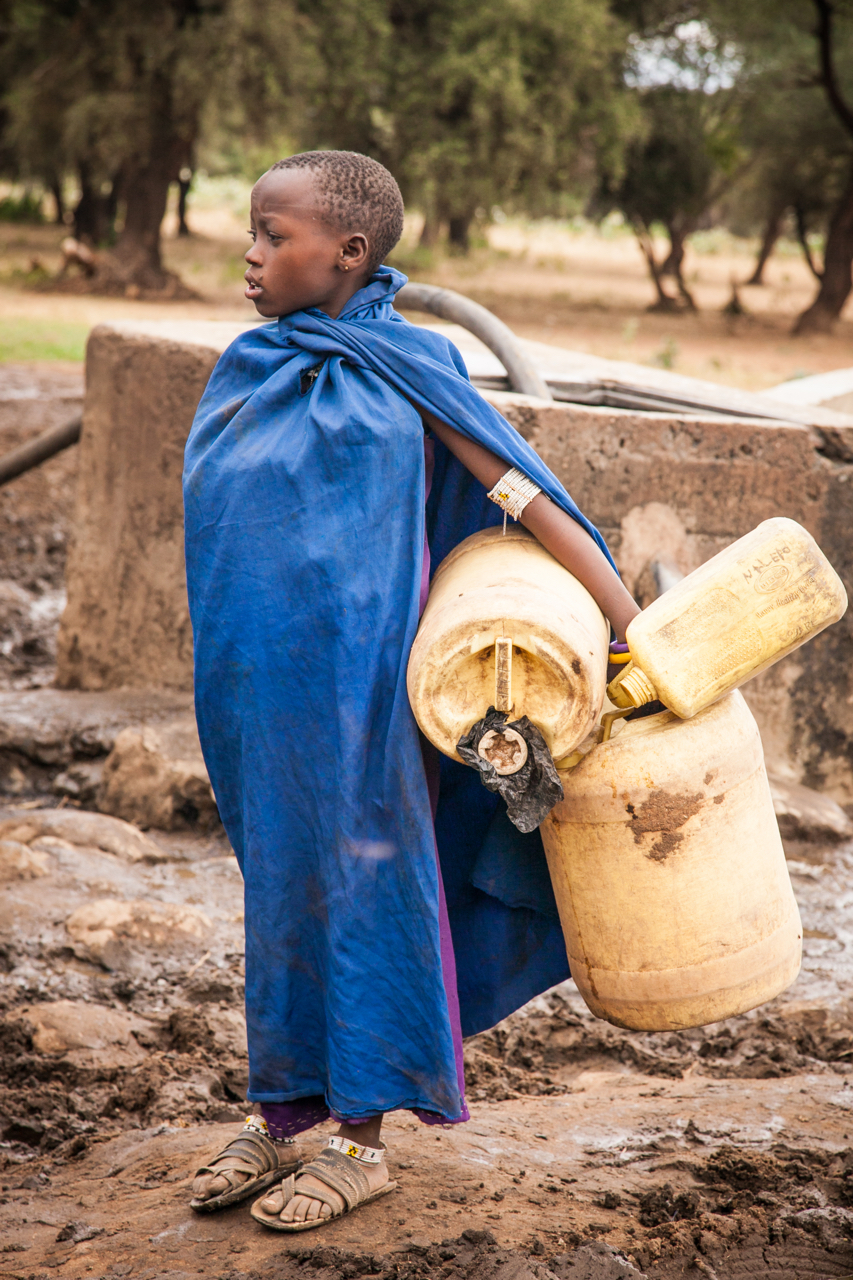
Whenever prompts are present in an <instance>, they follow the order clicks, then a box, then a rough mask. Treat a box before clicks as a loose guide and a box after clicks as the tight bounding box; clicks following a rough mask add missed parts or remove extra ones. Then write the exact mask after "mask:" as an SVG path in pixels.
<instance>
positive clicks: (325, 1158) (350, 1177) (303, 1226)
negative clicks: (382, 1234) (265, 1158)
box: [251, 1147, 397, 1232]
mask: <svg viewBox="0 0 853 1280" xmlns="http://www.w3.org/2000/svg"><path fill="white" fill-rule="evenodd" d="M304 1174H310V1175H311V1176H312V1178H316V1179H317V1180H318V1181H319V1182H324V1183H325V1184H326V1186H327V1187H329V1188H330V1189H331V1190H332V1191H336V1192H337V1193H338V1194H337V1196H331V1195H329V1194H328V1192H325V1191H323V1190H322V1188H320V1187H311V1188H310V1190H309V1189H308V1188H307V1187H306V1189H305V1190H304V1191H300V1190H299V1182H300V1179H301V1178H302V1176H303V1175H304ZM396 1189H397V1184H396V1182H386V1184H385V1186H384V1187H380V1188H379V1190H378V1191H371V1190H370V1184H369V1183H368V1181H367V1175H366V1174H365V1173H364V1172H363V1171H362V1169H361V1168H359V1165H358V1162H357V1161H356V1160H353V1159H352V1158H351V1157H350V1156H347V1155H344V1154H343V1153H342V1152H341V1151H336V1150H335V1149H334V1148H333V1147H326V1149H325V1151H321V1152H320V1154H319V1155H318V1156H315V1157H314V1159H313V1160H311V1161H310V1162H309V1163H308V1164H306V1165H303V1167H302V1168H301V1169H300V1171H299V1174H298V1175H294V1174H291V1175H290V1177H289V1178H285V1179H284V1181H283V1182H282V1184H281V1186H280V1187H277V1188H276V1191H280V1192H281V1197H282V1201H281V1208H280V1209H278V1210H277V1212H276V1213H266V1212H265V1211H264V1210H263V1209H262V1208H261V1204H262V1201H263V1200H264V1199H266V1197H265V1196H262V1197H261V1199H260V1200H256V1201H255V1203H254V1204H253V1205H252V1209H251V1213H252V1217H253V1218H254V1219H255V1221H256V1222H260V1223H261V1224H262V1225H263V1226H265V1227H270V1228H271V1229H272V1230H273V1231H290V1232H293V1231H311V1230H313V1228H314V1227H323V1226H325V1225H326V1223H327V1222H331V1221H332V1220H333V1219H334V1218H342V1217H343V1215H344V1214H345V1213H351V1212H352V1210H353V1209H358V1208H360V1207H361V1206H362V1205H365V1204H369V1203H370V1201H371V1200H378V1199H379V1197H380V1196H386V1195H388V1193H389V1192H391V1191H396ZM273 1194H276V1193H275V1192H274V1193H273ZM298 1195H304V1196H308V1197H309V1198H310V1199H311V1200H319V1201H320V1203H321V1204H327V1205H328V1206H329V1208H330V1209H331V1211H332V1212H331V1214H330V1215H329V1217H328V1218H312V1219H311V1220H310V1221H307V1222H282V1220H281V1218H280V1217H279V1214H280V1213H281V1210H282V1209H283V1208H284V1207H285V1205H288V1204H290V1201H291V1200H292V1199H293V1197H294V1196H298ZM338 1197H340V1199H341V1200H343V1202H344V1205H345V1207H344V1208H343V1209H342V1208H341V1207H340V1204H339V1203H338Z"/></svg>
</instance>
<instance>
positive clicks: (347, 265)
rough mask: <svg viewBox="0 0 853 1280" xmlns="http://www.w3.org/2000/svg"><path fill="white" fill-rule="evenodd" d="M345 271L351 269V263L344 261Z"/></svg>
mask: <svg viewBox="0 0 853 1280" xmlns="http://www.w3.org/2000/svg"><path fill="white" fill-rule="evenodd" d="M344 271H349V263H346V262H345V263H344Z"/></svg>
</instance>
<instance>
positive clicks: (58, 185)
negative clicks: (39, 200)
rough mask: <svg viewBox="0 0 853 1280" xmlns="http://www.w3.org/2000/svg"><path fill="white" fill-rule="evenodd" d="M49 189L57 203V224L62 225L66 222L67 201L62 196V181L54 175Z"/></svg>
mask: <svg viewBox="0 0 853 1280" xmlns="http://www.w3.org/2000/svg"><path fill="white" fill-rule="evenodd" d="M48 187H49V189H50V194H51V195H52V196H53V199H54V202H55V203H56V222H57V223H58V224H59V225H62V224H63V223H64V222H65V199H64V197H63V194H62V179H61V178H60V177H58V176H57V175H56V174H53V175H52V177H51V179H50V182H49V183H48Z"/></svg>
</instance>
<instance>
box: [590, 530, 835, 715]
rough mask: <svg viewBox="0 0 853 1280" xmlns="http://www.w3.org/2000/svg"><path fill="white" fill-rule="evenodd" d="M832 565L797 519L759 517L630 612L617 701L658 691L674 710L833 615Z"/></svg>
mask: <svg viewBox="0 0 853 1280" xmlns="http://www.w3.org/2000/svg"><path fill="white" fill-rule="evenodd" d="M846 608H847V595H846V592H845V590H844V586H843V584H842V582H841V579H840V578H839V576H838V574H837V573H836V572H835V570H834V569H833V567H832V565H831V564H830V563H829V561H828V560H827V559H826V557H825V556H824V554H823V552H822V551H821V549H820V547H819V546H818V545H817V543H816V542H815V540H814V538H813V537H812V536H811V534H810V533H808V532H807V531H806V530H805V529H803V528H802V526H801V525H799V524H797V522H796V521H795V520H788V519H787V518H785V517H782V516H778V517H775V518H774V519H772V520H765V521H764V522H763V523H762V524H760V525H759V526H758V528H757V529H753V531H752V533H748V534H747V535H746V536H745V537H743V538H739V539H738V540H737V542H733V543H732V545H731V546H730V547H726V548H725V550H723V551H721V552H720V553H719V554H718V555H716V556H714V557H713V558H712V559H711V560H708V561H707V562H706V563H705V564H703V565H701V566H700V568H698V569H695V570H694V571H693V573H690V574H688V576H687V577H686V578H683V579H682V581H681V582H679V583H678V584H677V585H676V586H674V587H671V588H670V590H669V591H667V592H665V593H664V594H663V595H662V596H660V597H659V598H658V599H657V600H655V601H654V602H653V603H652V604H650V605H649V607H648V608H647V609H645V610H644V611H643V612H642V613H640V614H638V615H637V617H636V618H634V619H633V621H632V622H631V623H629V625H628V630H627V633H626V637H625V638H626V640H627V642H628V648H629V650H630V654H631V661H630V662H629V663H628V665H627V666H626V668H625V670H624V671H623V672H621V673H620V675H619V676H618V677H617V678H616V680H614V681H613V683H612V684H611V685H610V687H609V688H608V694H609V696H610V698H611V699H612V701H613V702H614V703H615V704H616V706H617V707H622V708H625V707H639V706H643V705H644V704H645V703H648V702H653V701H655V700H656V699H659V700H660V701H661V702H662V703H663V704H664V706H666V707H668V708H669V709H670V710H671V711H674V712H675V713H676V715H678V716H681V718H682V719H685V720H686V719H689V718H690V717H691V716H695V715H696V714H697V713H698V712H699V711H701V710H702V709H703V708H704V707H708V706H710V705H711V703H712V702H715V701H716V699H717V698H720V697H722V695H723V694H724V693H727V692H728V691H729V690H730V689H735V688H737V687H738V686H739V685H742V684H744V683H745V682H746V681H747V680H751V679H752V677H753V676H755V675H758V673H759V672H761V671H765V670H766V669H767V667H770V666H772V665H773V663H774V662H778V661H779V659H780V658H784V656H785V654H786V653H790V652H791V651H792V650H793V649H797V648H799V646H800V645H802V644H805V643H806V641H807V640H811V638H812V637H813V636H816V635H817V634H818V632H820V631H823V629H824V628H825V627H828V626H830V625H831V623H833V622H837V621H838V619H839V618H840V617H841V616H842V615H843V613H844V611H845V610H846Z"/></svg>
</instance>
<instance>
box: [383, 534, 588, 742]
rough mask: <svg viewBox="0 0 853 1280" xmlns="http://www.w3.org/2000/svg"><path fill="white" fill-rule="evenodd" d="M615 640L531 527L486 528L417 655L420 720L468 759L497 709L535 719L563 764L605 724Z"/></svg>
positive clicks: (446, 565) (421, 632) (413, 675)
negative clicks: (470, 740)
mask: <svg viewBox="0 0 853 1280" xmlns="http://www.w3.org/2000/svg"><path fill="white" fill-rule="evenodd" d="M609 637H610V628H609V626H608V624H607V622H606V621H605V618H604V615H603V614H602V612H601V610H600V609H599V607H598V605H597V604H596V603H595V601H594V600H593V598H592V596H591V595H590V594H589V592H588V591H587V590H586V588H585V587H583V586H582V585H581V584H580V583H579V582H578V581H577V579H576V578H574V577H573V576H572V574H570V573H569V571H568V570H567V569H564V568H563V566H562V565H561V564H560V563H559V561H557V560H555V559H554V557H553V556H552V555H551V554H550V553H549V552H548V551H546V550H545V548H544V547H543V546H542V545H541V543H539V542H538V541H537V540H536V538H534V537H533V535H532V534H531V533H528V532H527V530H526V529H525V528H523V526H522V525H514V526H513V527H511V528H509V529H507V531H506V534H502V532H501V530H500V529H484V530H483V531H482V532H481V533H475V534H474V535H473V536H472V537H470V538H466V539H465V541H464V542H461V543H460V544H459V546H458V547H456V548H454V550H453V551H451V553H450V555H449V556H447V557H446V558H445V559H444V560H443V561H442V562H441V564H440V565H439V567H438V569H437V570H436V572H435V575H434V577H433V580H432V585H431V587H430V593H429V600H428V601H427V605H426V608H425V610H424V614H423V617H422V618H421V623H420V627H419V628H418V634H417V636H416V638H415V642H414V644H413V646H412V652H411V656H410V659H409V668H408V677H407V680H408V690H409V701H410V702H411V705H412V710H413V711H414V714H415V719H416V720H417V722H418V724H419V725H420V728H421V730H422V731H423V733H424V734H425V735H426V737H427V738H428V739H429V740H430V742H432V743H433V745H434V746H436V747H438V749H439V750H440V751H443V752H444V754H445V755H447V756H452V757H453V759H455V760H458V759H459V758H460V757H459V756H458V755H457V752H456V744H457V742H458V741H459V739H460V738H461V737H462V735H463V734H465V733H467V732H468V730H469V729H470V728H471V726H472V725H474V724H476V722H477V721H478V720H482V718H483V717H484V716H485V714H486V712H487V711H488V709H489V707H490V706H494V707H495V709H496V710H497V711H507V712H511V713H512V716H511V718H512V719H518V718H519V717H520V716H524V715H526V716H528V717H529V718H530V719H531V720H532V721H533V723H534V724H535V725H536V726H537V728H538V729H539V730H540V732H541V733H542V736H543V737H544V739H545V741H546V743H547V744H548V748H549V750H550V752H551V755H552V756H553V757H554V759H555V760H557V761H559V760H560V759H561V758H562V757H563V756H566V755H568V754H569V753H570V752H571V751H573V750H574V748H575V747H576V746H577V744H578V743H579V742H581V741H582V740H583V739H584V738H585V737H586V736H587V735H588V734H589V732H590V730H591V729H592V728H593V726H594V725H595V724H596V722H597V720H598V717H599V714H600V712H601V707H602V704H603V701H604V691H605V685H606V673H607V652H608V645H609Z"/></svg>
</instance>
